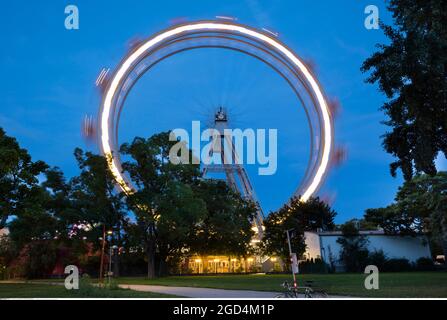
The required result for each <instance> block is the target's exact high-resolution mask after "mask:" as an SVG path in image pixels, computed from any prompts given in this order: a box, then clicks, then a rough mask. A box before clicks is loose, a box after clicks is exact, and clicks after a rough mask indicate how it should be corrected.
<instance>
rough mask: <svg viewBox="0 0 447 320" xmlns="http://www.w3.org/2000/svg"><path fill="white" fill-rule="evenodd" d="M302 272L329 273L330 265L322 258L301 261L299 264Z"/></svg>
mask: <svg viewBox="0 0 447 320" xmlns="http://www.w3.org/2000/svg"><path fill="white" fill-rule="evenodd" d="M299 270H300V273H328V272H329V266H328V265H327V263H325V262H324V261H323V260H321V259H315V261H314V260H313V259H311V260H306V261H301V262H300V264H299Z"/></svg>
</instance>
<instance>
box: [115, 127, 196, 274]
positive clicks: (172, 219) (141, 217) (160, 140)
mask: <svg viewBox="0 0 447 320" xmlns="http://www.w3.org/2000/svg"><path fill="white" fill-rule="evenodd" d="M176 143H177V141H169V132H164V133H160V134H156V135H153V136H152V137H150V138H148V139H144V138H139V137H137V138H135V139H134V140H133V141H132V143H131V144H128V143H125V144H123V145H122V146H121V149H120V152H121V153H122V154H123V155H125V156H130V158H131V159H130V160H129V161H126V162H124V163H123V170H124V171H125V172H126V173H127V174H128V175H129V176H130V178H131V179H132V181H133V182H134V183H135V185H136V187H137V190H135V191H134V192H133V193H131V194H129V195H128V196H127V198H126V202H127V204H128V206H129V208H130V209H131V210H132V211H133V212H134V213H135V215H136V218H137V223H138V225H139V227H140V229H141V231H142V235H143V239H142V242H143V246H144V249H145V252H146V256H147V260H148V261H147V263H148V272H147V275H148V277H149V278H153V277H155V275H156V274H155V257H156V252H157V251H158V252H159V253H160V259H162V260H163V261H166V259H167V258H168V257H167V254H168V252H166V248H167V246H168V244H169V245H171V242H172V240H173V237H174V238H175V241H176V244H177V245H179V244H181V243H182V242H183V241H184V240H185V239H186V238H188V237H189V236H190V233H191V229H190V228H195V221H194V220H195V219H197V222H198V221H199V220H200V215H202V214H203V215H204V214H205V205H204V203H203V202H202V201H201V200H200V198H198V197H197V196H196V195H194V194H191V189H190V188H191V185H192V184H194V183H196V182H197V181H198V179H199V177H200V171H199V166H198V165H194V164H178V165H176V164H173V163H172V162H171V161H170V157H169V151H170V150H171V148H172V147H173V146H174V145H175V144H176ZM169 196H172V197H173V198H172V199H171V200H170V199H169ZM167 197H168V198H167ZM170 201H171V202H172V203H173V205H169V202H170ZM184 215H191V216H190V217H185V216H184ZM185 219H190V220H189V221H188V223H189V224H188V225H186V226H185V225H184V223H185ZM171 233H172V234H171ZM172 244H173V245H174V246H173V247H174V248H175V249H176V250H178V247H177V245H175V244H174V243H172ZM160 250H161V251H160ZM170 250H173V249H172V248H171V249H170Z"/></svg>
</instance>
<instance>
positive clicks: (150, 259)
mask: <svg viewBox="0 0 447 320" xmlns="http://www.w3.org/2000/svg"><path fill="white" fill-rule="evenodd" d="M146 254H147V277H148V278H149V279H154V278H155V246H154V244H153V243H152V241H151V242H149V243H148V244H147V248H146Z"/></svg>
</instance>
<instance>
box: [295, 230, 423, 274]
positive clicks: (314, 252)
mask: <svg viewBox="0 0 447 320" xmlns="http://www.w3.org/2000/svg"><path fill="white" fill-rule="evenodd" d="M360 234H361V235H363V236H365V237H366V238H367V239H368V250H369V251H370V252H372V251H378V250H382V251H383V252H384V253H385V255H386V256H387V258H389V259H392V258H405V259H408V260H409V261H410V262H415V261H416V260H417V259H419V258H421V257H427V258H430V257H431V252H430V247H429V245H428V241H427V237H425V236H423V235H420V236H416V237H411V236H399V235H386V234H385V233H384V232H383V231H360ZM342 236H343V234H342V232H341V231H323V232H305V233H304V237H305V242H306V246H307V248H306V252H305V254H304V257H305V258H306V259H312V258H313V259H316V258H320V259H322V260H323V261H325V262H326V263H330V257H331V256H332V260H333V261H334V263H335V266H336V268H337V269H343V265H342V263H341V262H340V251H341V245H340V244H339V243H337V239H338V238H340V237H342Z"/></svg>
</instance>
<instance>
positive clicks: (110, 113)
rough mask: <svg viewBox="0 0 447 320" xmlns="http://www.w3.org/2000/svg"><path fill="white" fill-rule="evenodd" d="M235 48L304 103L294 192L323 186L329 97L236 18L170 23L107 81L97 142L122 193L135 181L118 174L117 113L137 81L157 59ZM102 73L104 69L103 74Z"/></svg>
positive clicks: (286, 54) (263, 35)
mask: <svg viewBox="0 0 447 320" xmlns="http://www.w3.org/2000/svg"><path fill="white" fill-rule="evenodd" d="M202 48H220V49H223V50H224V49H225V50H234V51H238V52H241V53H244V54H246V55H249V56H251V57H253V58H255V59H258V60H260V61H261V62H263V63H265V64H266V65H268V66H269V67H270V68H271V69H273V70H274V71H275V72H277V73H278V74H279V75H280V76H281V77H283V78H284V79H285V80H286V82H287V83H288V85H289V86H290V88H291V89H292V90H293V92H294V93H295V95H296V99H297V103H296V104H297V107H301V106H302V107H303V108H304V110H305V112H306V116H307V120H308V125H309V130H310V132H311V134H310V137H311V141H310V153H309V161H308V166H307V169H306V172H305V175H304V177H303V178H302V180H301V181H300V182H298V187H297V189H296V191H295V193H294V194H293V195H292V196H300V197H301V200H302V201H307V200H308V199H309V198H310V197H311V196H312V195H313V194H315V192H317V190H318V189H319V187H320V186H321V184H322V182H323V180H324V178H325V176H326V174H327V171H328V168H329V162H330V156H331V150H332V148H333V140H334V138H333V123H332V115H331V111H330V107H329V104H328V101H327V99H326V97H325V95H324V92H323V89H322V88H321V86H320V84H319V83H318V81H317V79H316V78H315V76H314V75H313V73H312V72H311V70H310V69H309V68H308V67H307V66H306V65H305V63H303V61H302V60H301V59H300V58H299V57H298V56H297V54H296V53H294V52H293V51H292V50H291V49H290V48H288V47H287V46H286V45H285V44H283V43H282V42H281V41H279V40H278V39H277V37H276V36H275V35H274V34H272V33H270V32H268V31H266V30H257V29H254V28H251V27H248V26H245V25H242V24H238V23H235V22H234V21H230V20H226V21H196V22H189V23H184V24H179V25H175V26H172V27H170V28H168V29H166V30H163V31H161V32H158V33H156V34H155V35H153V36H151V37H150V38H148V39H146V40H144V41H142V42H141V43H139V44H138V45H137V46H135V47H134V48H133V49H132V51H131V52H130V53H128V54H127V56H125V57H124V58H123V59H122V61H121V62H120V64H119V65H118V67H117V68H116V70H115V72H114V73H113V74H111V75H110V77H109V78H108V81H107V82H106V83H105V87H104V94H103V99H102V102H101V109H100V115H99V119H98V121H99V123H98V129H99V144H100V148H101V151H102V153H103V154H104V155H105V156H106V157H107V159H108V164H109V168H110V170H111V172H112V173H113V175H114V177H115V179H116V181H117V184H118V185H119V187H120V188H121V189H122V190H123V191H124V192H125V193H132V192H133V190H134V188H135V187H134V185H133V184H132V182H131V181H130V179H129V178H128V177H126V176H125V175H124V174H123V173H122V168H121V160H120V156H119V144H118V127H119V120H120V115H121V112H122V110H123V106H124V103H125V101H126V98H127V96H128V95H129V92H130V91H131V90H132V88H133V86H134V85H135V83H136V82H137V81H138V80H139V79H140V78H141V77H142V76H143V75H144V74H145V73H146V72H149V71H150V70H151V68H152V67H154V66H155V65H156V64H158V63H159V62H161V61H163V60H165V59H168V58H169V57H172V56H173V55H176V54H178V53H181V52H185V51H188V50H199V49H202ZM102 78H105V74H103V73H102Z"/></svg>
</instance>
